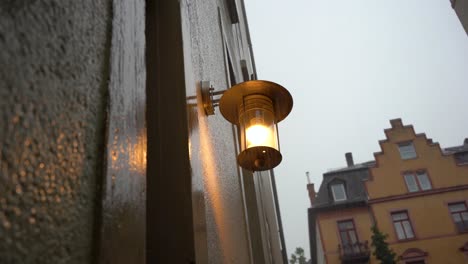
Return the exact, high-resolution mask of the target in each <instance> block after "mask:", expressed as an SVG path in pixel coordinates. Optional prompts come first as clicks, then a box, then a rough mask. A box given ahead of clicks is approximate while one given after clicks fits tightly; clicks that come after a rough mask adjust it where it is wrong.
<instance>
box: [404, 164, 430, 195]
mask: <svg viewBox="0 0 468 264" xmlns="http://www.w3.org/2000/svg"><path fill="white" fill-rule="evenodd" d="M422 174H425V175H426V177H427V181H428V183H429V186H430V188H429V189H426V190H423V188H422V184H421V181H420V180H419V177H418V175H422ZM401 175H402V176H403V182H404V183H405V186H406V191H407V192H408V193H417V192H427V191H431V190H433V189H434V186H433V184H432V180H431V177H430V176H429V173H428V172H427V170H426V169H420V170H414V171H404V172H402V173H401ZM406 176H411V177H412V178H413V180H414V181H415V182H416V187H417V190H416V191H411V190H410V188H409V185H408V182H407V181H406Z"/></svg>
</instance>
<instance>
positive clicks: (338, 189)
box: [331, 183, 346, 202]
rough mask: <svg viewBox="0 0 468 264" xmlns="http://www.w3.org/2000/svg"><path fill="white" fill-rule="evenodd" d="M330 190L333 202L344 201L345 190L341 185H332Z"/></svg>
mask: <svg viewBox="0 0 468 264" xmlns="http://www.w3.org/2000/svg"><path fill="white" fill-rule="evenodd" d="M331 190H332V193H333V200H335V202H339V201H344V200H346V192H345V188H344V184H343V183H335V184H333V185H332V186H331Z"/></svg>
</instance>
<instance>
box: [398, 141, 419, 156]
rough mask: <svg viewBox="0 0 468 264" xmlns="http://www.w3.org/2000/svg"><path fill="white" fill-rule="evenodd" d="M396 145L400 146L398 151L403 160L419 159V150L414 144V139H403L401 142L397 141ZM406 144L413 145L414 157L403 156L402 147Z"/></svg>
mask: <svg viewBox="0 0 468 264" xmlns="http://www.w3.org/2000/svg"><path fill="white" fill-rule="evenodd" d="M396 145H397V147H398V153H399V154H400V159H402V160H412V159H417V158H418V152H417V151H416V146H415V145H414V142H413V140H407V141H401V142H398V143H396ZM405 145H411V146H413V150H414V157H409V158H404V157H403V156H402V152H401V150H400V148H401V147H403V146H405Z"/></svg>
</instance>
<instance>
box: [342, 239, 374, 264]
mask: <svg viewBox="0 0 468 264" xmlns="http://www.w3.org/2000/svg"><path fill="white" fill-rule="evenodd" d="M338 251H339V252H340V259H341V263H342V264H361V263H369V257H370V250H369V245H368V242H367V241H364V242H356V243H353V244H343V245H338Z"/></svg>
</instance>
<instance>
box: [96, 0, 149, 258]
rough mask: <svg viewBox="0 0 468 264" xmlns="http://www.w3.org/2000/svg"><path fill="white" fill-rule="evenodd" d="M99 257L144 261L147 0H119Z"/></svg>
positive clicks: (114, 19)
mask: <svg viewBox="0 0 468 264" xmlns="http://www.w3.org/2000/svg"><path fill="white" fill-rule="evenodd" d="M112 10H113V15H112V40H111V51H110V65H109V70H110V77H109V88H108V89H109V95H108V114H107V122H106V126H107V127H106V142H105V143H106V149H105V153H104V155H105V164H104V167H103V170H104V178H103V188H102V213H101V215H99V216H97V217H100V218H99V221H100V232H99V233H98V235H99V236H100V243H101V244H100V247H99V249H100V251H99V262H100V263H112V264H118V263H122V264H127V263H145V258H146V256H145V246H146V245H145V237H146V236H145V232H146V152H147V151H146V146H147V139H146V65H145V1H144V0H132V1H127V0H114V1H113V6H112Z"/></svg>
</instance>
